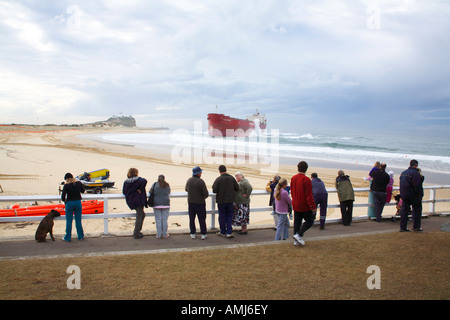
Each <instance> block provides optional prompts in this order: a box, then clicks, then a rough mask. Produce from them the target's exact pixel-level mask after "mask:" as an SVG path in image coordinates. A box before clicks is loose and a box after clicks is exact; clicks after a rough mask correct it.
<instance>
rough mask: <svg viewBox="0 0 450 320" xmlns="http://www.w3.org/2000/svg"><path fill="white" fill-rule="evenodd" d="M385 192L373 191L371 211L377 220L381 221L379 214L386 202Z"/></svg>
mask: <svg viewBox="0 0 450 320" xmlns="http://www.w3.org/2000/svg"><path fill="white" fill-rule="evenodd" d="M386 197H387V194H386V192H378V191H373V212H374V213H375V217H376V219H377V221H378V222H381V214H382V213H383V208H384V205H385V204H386Z"/></svg>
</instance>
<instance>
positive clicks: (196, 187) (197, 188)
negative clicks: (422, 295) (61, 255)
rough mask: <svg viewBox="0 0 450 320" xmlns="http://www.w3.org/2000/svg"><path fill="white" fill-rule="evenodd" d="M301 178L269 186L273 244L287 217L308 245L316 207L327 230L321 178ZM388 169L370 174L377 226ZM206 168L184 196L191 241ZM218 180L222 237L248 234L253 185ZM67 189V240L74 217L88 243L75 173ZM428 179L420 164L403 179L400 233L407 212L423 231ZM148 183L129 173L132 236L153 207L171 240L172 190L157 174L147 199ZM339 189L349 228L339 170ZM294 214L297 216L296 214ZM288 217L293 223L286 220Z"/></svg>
mask: <svg viewBox="0 0 450 320" xmlns="http://www.w3.org/2000/svg"><path fill="white" fill-rule="evenodd" d="M297 169H298V173H297V174H296V175H294V176H293V177H292V178H291V181H290V185H288V181H287V180H286V179H283V178H281V177H280V176H275V177H274V179H273V180H272V181H270V182H269V184H268V186H267V188H266V190H267V191H270V192H271V193H270V202H269V205H271V206H272V208H273V212H272V214H273V216H274V221H275V226H276V234H275V240H286V239H288V237H289V218H290V219H292V218H293V219H294V230H293V232H294V235H293V238H294V245H304V244H305V242H304V240H303V236H304V233H305V232H306V231H307V230H308V229H309V228H311V226H312V225H313V223H314V220H315V218H316V212H317V207H319V208H320V229H321V230H323V229H324V228H325V220H326V215H327V214H326V212H327V202H328V193H327V190H326V188H325V184H324V183H323V181H322V180H321V179H319V177H318V175H317V173H312V174H311V178H309V177H307V176H306V171H307V169H308V164H307V163H306V162H305V161H300V162H299V163H298V165H297ZM385 170H386V164H384V163H379V162H377V163H375V165H374V167H373V168H372V170H371V171H370V173H369V176H370V190H371V192H372V195H373V202H374V206H373V207H374V213H375V216H376V219H375V220H376V221H378V222H380V221H381V215H382V212H383V208H384V205H385V203H386V202H389V201H390V199H391V192H392V185H393V173H392V172H389V174H388V173H386V171H385ZM202 172H203V171H202V169H201V168H200V167H198V166H197V167H195V168H193V169H192V176H191V177H190V178H189V179H188V180H187V182H186V186H185V191H186V192H187V194H188V208H189V209H188V212H189V228H190V237H191V238H192V239H195V238H196V226H195V218H196V217H197V219H198V222H199V225H200V235H201V239H202V240H205V239H206V238H207V228H206V202H205V200H206V198H208V196H209V192H208V189H207V187H206V184H205V182H204V180H203V179H202V178H201V176H202ZM219 173H220V175H219V177H217V178H216V180H215V181H214V183H213V185H212V191H213V193H215V194H216V203H217V206H218V212H219V226H220V230H219V232H217V234H218V235H219V236H222V237H226V238H232V237H233V234H232V231H233V229H232V227H233V226H240V227H241V230H239V231H238V234H243V235H245V234H247V225H248V224H249V213H250V195H251V193H252V190H253V189H252V186H251V184H250V183H249V182H248V180H247V179H245V177H244V175H243V174H242V173H241V172H237V173H236V174H235V176H234V177H233V176H232V175H230V174H228V173H227V168H226V167H225V166H224V165H220V166H219ZM64 179H65V184H64V187H63V191H62V194H61V200H62V201H63V202H65V204H66V209H65V210H66V235H65V236H64V237H63V240H65V241H68V242H69V241H71V234H72V220H73V216H75V226H76V230H77V235H78V239H79V240H82V239H84V232H83V227H82V224H81V214H82V206H81V193H84V192H85V190H84V187H83V184H82V183H81V182H80V181H77V180H76V179H74V177H73V175H72V174H71V173H67V174H66V175H65V176H64ZM423 181H424V177H423V175H422V173H421V170H420V169H419V168H418V161H417V160H411V162H410V167H409V168H408V169H407V170H405V171H403V172H402V174H401V175H400V196H401V199H402V201H403V205H402V208H401V214H400V216H401V218H400V231H402V232H404V231H409V229H408V228H407V221H408V212H409V208H410V207H411V206H412V208H413V216H412V218H413V221H414V224H413V230H414V231H422V228H421V216H422V198H423ZM146 186H147V180H146V179H144V178H142V177H139V171H138V169H136V168H130V169H129V170H128V173H127V179H126V180H125V181H124V183H123V188H122V193H123V194H124V195H125V200H126V203H127V205H128V206H129V208H130V209H132V210H136V222H135V228H134V232H133V237H134V238H135V239H139V238H142V237H143V234H142V232H141V230H142V225H143V222H144V218H145V211H144V208H146V207H148V206H151V207H153V209H154V214H155V223H156V237H157V238H168V237H169V234H168V233H167V229H168V223H167V220H168V217H169V210H170V185H169V183H168V182H167V181H166V180H165V177H164V175H159V177H158V181H156V182H155V183H153V185H152V187H151V189H150V192H149V196H147V194H146ZM335 186H336V189H337V194H338V198H339V202H340V210H341V216H342V224H343V225H345V226H348V225H350V224H351V223H352V215H353V202H354V201H355V194H354V190H353V186H352V183H351V181H350V177H349V176H348V175H346V174H345V173H344V171H343V170H339V171H338V176H337V177H336V181H335ZM292 211H293V212H294V214H293V215H292ZM288 216H289V218H288Z"/></svg>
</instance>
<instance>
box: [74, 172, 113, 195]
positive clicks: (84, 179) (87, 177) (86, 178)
mask: <svg viewBox="0 0 450 320" xmlns="http://www.w3.org/2000/svg"><path fill="white" fill-rule="evenodd" d="M77 179H78V180H80V181H81V183H83V185H84V188H85V189H86V191H87V192H93V193H96V194H100V193H102V192H103V191H106V190H108V189H109V188H113V187H114V182H113V181H109V170H108V169H99V170H95V171H90V172H84V173H83V174H80V175H78V176H77Z"/></svg>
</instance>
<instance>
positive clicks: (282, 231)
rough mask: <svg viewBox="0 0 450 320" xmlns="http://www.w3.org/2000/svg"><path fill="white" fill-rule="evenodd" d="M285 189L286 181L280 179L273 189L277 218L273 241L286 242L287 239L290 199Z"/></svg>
mask: <svg viewBox="0 0 450 320" xmlns="http://www.w3.org/2000/svg"><path fill="white" fill-rule="evenodd" d="M286 187H287V180H286V179H280V181H279V182H278V184H277V186H276V188H275V193H274V198H275V210H276V212H277V213H278V216H279V220H278V225H277V232H276V234H275V240H286V239H288V238H289V219H288V214H289V207H290V206H292V199H291V197H290V196H289V194H288V192H287V191H286V190H285V189H286Z"/></svg>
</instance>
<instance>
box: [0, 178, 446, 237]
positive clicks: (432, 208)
mask: <svg viewBox="0 0 450 320" xmlns="http://www.w3.org/2000/svg"><path fill="white" fill-rule="evenodd" d="M440 189H450V185H443V186H425V187H424V190H429V199H427V200H423V201H422V203H423V204H427V203H428V204H429V213H430V214H435V213H436V203H439V202H450V199H448V198H443V199H436V191H437V190H440ZM398 190H399V188H398V187H395V188H394V189H393V191H398ZM327 191H328V193H329V194H330V193H336V192H337V190H336V189H335V188H327ZM354 191H355V193H358V192H369V191H370V189H369V188H354ZM209 196H210V198H209V201H210V208H209V210H207V211H206V214H207V215H210V229H215V225H216V214H218V211H217V208H216V195H215V194H214V193H210V194H209ZM252 196H269V193H268V192H267V191H265V190H255V191H253V192H252ZM170 197H171V198H187V193H186V192H179V193H172V194H171V195H170ZM120 199H122V200H123V201H125V196H124V195H122V194H84V195H83V200H102V201H103V213H100V214H86V215H83V219H103V221H104V224H103V234H104V235H108V234H109V224H108V221H109V219H115V218H125V217H135V216H136V213H134V212H125V213H110V212H109V209H108V208H109V200H120ZM25 201H27V202H34V201H38V202H41V201H57V202H59V201H61V196H60V195H31V196H0V202H12V203H15V202H16V203H17V202H25ZM369 206H373V204H369V203H354V205H353V207H354V208H355V207H369ZM386 206H395V202H391V203H387V204H386ZM339 207H340V206H339V204H330V203H329V204H328V208H339ZM271 211H272V207H270V206H266V207H259V208H254V207H251V212H252V213H254V212H271ZM188 214H189V213H188V212H187V211H171V212H170V215H171V216H179V215H188ZM368 218H369V217H368V216H367V215H360V216H354V217H353V220H364V219H366V220H367V219H368ZM63 219H65V217H64V216H62V217H58V218H56V220H63ZM41 220H42V216H17V217H0V223H1V222H22V221H41ZM333 220H335V221H334V222H336V221H339V220H340V219H331V220H330V219H327V222H333ZM316 223H317V221H316Z"/></svg>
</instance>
